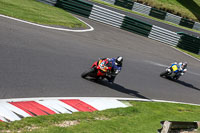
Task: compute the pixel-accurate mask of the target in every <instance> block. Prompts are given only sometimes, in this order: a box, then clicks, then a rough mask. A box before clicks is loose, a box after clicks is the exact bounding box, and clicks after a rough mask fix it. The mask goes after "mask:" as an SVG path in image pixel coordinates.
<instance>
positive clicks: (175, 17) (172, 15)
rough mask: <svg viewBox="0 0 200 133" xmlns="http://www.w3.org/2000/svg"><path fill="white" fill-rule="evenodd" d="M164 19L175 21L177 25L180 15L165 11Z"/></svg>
mask: <svg viewBox="0 0 200 133" xmlns="http://www.w3.org/2000/svg"><path fill="white" fill-rule="evenodd" d="M165 20H166V21H169V22H172V23H175V24H177V25H178V24H179V23H180V21H181V17H179V16H176V15H174V14H171V13H167V16H166V17H165Z"/></svg>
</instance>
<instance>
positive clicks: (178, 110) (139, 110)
mask: <svg viewBox="0 0 200 133" xmlns="http://www.w3.org/2000/svg"><path fill="white" fill-rule="evenodd" d="M130 103H131V104H132V105H133V106H131V107H127V108H118V109H109V110H105V111H95V112H92V113H89V112H76V113H73V114H56V115H50V116H39V117H32V118H31V117H30V118H25V119H23V120H21V121H15V122H12V123H3V122H2V123H0V132H5V131H7V132H8V131H10V132H14V131H21V132H29V131H32V132H33V133H41V132H48V133H57V132H59V133H66V132H70V133H77V132H78V133H79V132H80V133H83V132H84V133H102V132H109V133H113V132H114V133H116V132H120V133H133V132H135V133H155V132H157V129H160V128H161V125H160V121H163V120H168V121H200V115H199V113H200V106H193V105H183V104H174V103H155V102H138V101H131V102H130ZM69 123H71V124H69ZM70 125H71V126H70Z"/></svg>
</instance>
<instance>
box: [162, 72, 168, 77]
mask: <svg viewBox="0 0 200 133" xmlns="http://www.w3.org/2000/svg"><path fill="white" fill-rule="evenodd" d="M167 73H168V72H167V71H164V72H162V73H161V74H160V77H164V76H166V75H167Z"/></svg>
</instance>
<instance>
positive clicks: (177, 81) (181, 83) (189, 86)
mask: <svg viewBox="0 0 200 133" xmlns="http://www.w3.org/2000/svg"><path fill="white" fill-rule="evenodd" d="M166 79H168V80H170V81H173V82H175V83H178V84H180V85H183V86H185V87H188V88H191V89H194V90H197V91H200V88H197V87H195V86H193V85H192V84H189V83H186V82H184V81H181V80H173V79H170V78H166Z"/></svg>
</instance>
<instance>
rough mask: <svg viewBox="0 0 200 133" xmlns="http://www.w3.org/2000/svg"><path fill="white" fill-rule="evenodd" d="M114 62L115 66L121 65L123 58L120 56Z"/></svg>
mask: <svg viewBox="0 0 200 133" xmlns="http://www.w3.org/2000/svg"><path fill="white" fill-rule="evenodd" d="M115 62H116V63H117V65H122V62H123V57H122V56H118V57H117V58H116V61H115Z"/></svg>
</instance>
